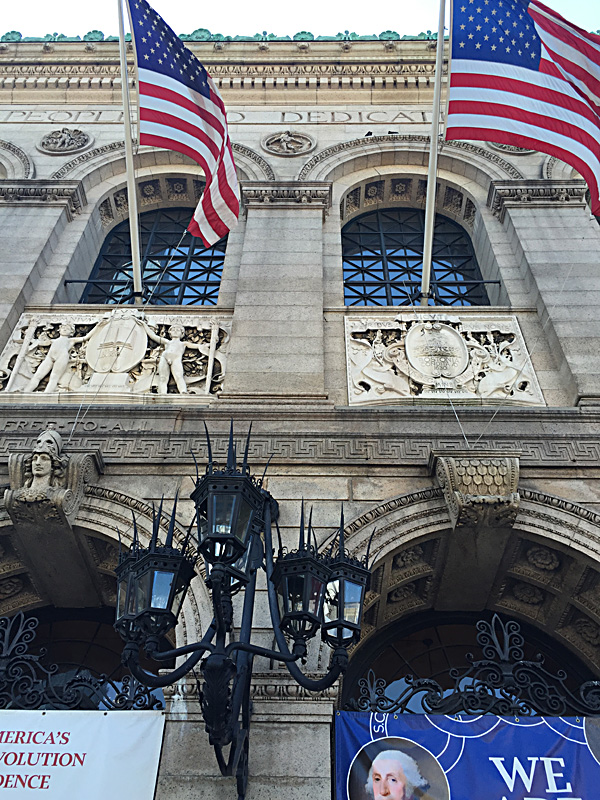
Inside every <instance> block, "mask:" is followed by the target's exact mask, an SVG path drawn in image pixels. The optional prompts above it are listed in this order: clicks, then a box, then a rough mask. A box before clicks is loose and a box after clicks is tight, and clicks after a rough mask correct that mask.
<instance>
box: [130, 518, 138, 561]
mask: <svg viewBox="0 0 600 800" xmlns="http://www.w3.org/2000/svg"><path fill="white" fill-rule="evenodd" d="M131 516H132V517H133V541H132V543H131V549H132V551H133V552H135V551H136V550H137V549H138V547H139V543H140V540H139V536H138V528H137V520H136V518H135V514H134V513H133V511H132V512H131Z"/></svg>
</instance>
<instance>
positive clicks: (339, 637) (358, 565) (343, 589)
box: [321, 510, 370, 647]
mask: <svg viewBox="0 0 600 800" xmlns="http://www.w3.org/2000/svg"><path fill="white" fill-rule="evenodd" d="M368 558H369V556H368V553H367V559H366V562H365V563H363V562H361V561H358V560H357V559H355V558H350V557H349V556H348V555H346V552H345V550H344V512H343V510H342V517H341V520H340V530H339V539H338V552H337V555H336V556H332V557H330V558H329V567H330V572H329V578H328V580H327V586H326V587H325V597H324V600H323V626H322V629H321V638H322V639H323V641H325V642H327V644H329V645H331V647H349V646H350V645H351V644H354V643H355V642H358V640H359V638H360V618H361V615H362V608H363V600H364V595H365V589H366V586H367V581H368V579H369V576H370V571H369V569H368V567H367V563H368Z"/></svg>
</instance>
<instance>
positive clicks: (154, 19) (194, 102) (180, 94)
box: [127, 0, 240, 247]
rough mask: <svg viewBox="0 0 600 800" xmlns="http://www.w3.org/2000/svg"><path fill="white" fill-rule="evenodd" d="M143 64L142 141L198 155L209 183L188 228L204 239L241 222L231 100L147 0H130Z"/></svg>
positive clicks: (140, 85) (218, 236) (140, 70)
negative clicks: (224, 98)
mask: <svg viewBox="0 0 600 800" xmlns="http://www.w3.org/2000/svg"><path fill="white" fill-rule="evenodd" d="M127 4H128V7H129V13H130V19H131V30H132V35H133V40H134V43H135V51H136V60H137V67H138V97H139V100H138V104H139V116H140V144H149V145H153V146H154V147H164V148H165V149H166V150H177V151H178V152H179V153H184V154H185V155H187V156H189V157H190V158H193V159H194V161H196V162H197V163H198V164H200V166H201V167H202V169H203V170H204V174H205V176H206V186H205V189H204V192H203V194H202V197H201V199H200V202H199V203H198V207H197V208H196V210H195V212H194V216H193V219H192V221H191V222H190V224H189V227H188V231H189V232H190V233H191V234H193V235H194V236H199V237H200V238H201V239H202V241H203V242H204V244H205V245H206V246H207V247H209V246H210V245H211V244H214V243H215V242H218V241H219V239H222V238H223V236H225V235H226V234H227V233H228V232H229V231H230V230H231V229H232V228H234V227H235V225H236V224H237V220H238V216H239V213H240V200H239V187H238V182H237V176H236V173H235V164H234V162H233V154H232V152H231V142H230V140H229V132H228V130H227V117H226V112H225V106H224V105H223V101H222V100H221V96H220V95H219V92H218V91H217V87H216V86H215V84H214V82H213V80H212V78H211V77H210V75H209V74H208V72H207V71H206V70H205V69H204V67H203V66H202V64H201V63H200V62H199V61H198V59H197V58H196V57H195V56H194V55H193V54H192V53H191V52H190V51H189V50H188V49H187V47H185V45H184V44H183V43H182V41H181V40H180V39H179V37H178V36H177V35H176V34H175V33H174V32H173V31H172V30H171V28H169V26H168V25H167V24H166V23H165V21H164V20H163V19H162V18H161V17H159V15H158V14H157V13H156V11H154V9H152V8H151V7H150V6H149V5H148V3H147V2H146V0H127Z"/></svg>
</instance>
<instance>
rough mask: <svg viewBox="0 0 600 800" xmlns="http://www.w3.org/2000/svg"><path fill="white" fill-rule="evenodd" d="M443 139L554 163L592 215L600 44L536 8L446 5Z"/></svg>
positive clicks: (490, 1)
mask: <svg viewBox="0 0 600 800" xmlns="http://www.w3.org/2000/svg"><path fill="white" fill-rule="evenodd" d="M446 138H447V139H483V140H487V141H491V142H499V143H501V144H510V145H516V146H517V147H524V148H528V149H533V150H539V151H541V152H543V153H549V154H550V155H552V156H556V157H557V158H559V159H561V160H562V161H565V162H566V163H567V164H569V165H570V166H572V167H574V168H575V169H576V170H577V171H578V172H579V173H580V174H581V175H583V177H584V178H585V179H586V181H587V183H588V186H589V189H590V195H591V201H592V203H591V205H592V212H593V213H594V214H600V195H599V184H600V36H596V35H594V34H591V33H587V32H586V31H584V30H582V29H581V28H578V27H577V26H576V25H572V24H571V23H569V22H567V21H566V20H565V19H563V18H562V17H561V16H560V15H559V14H557V13H555V12H554V11H552V9H550V8H548V7H547V6H545V5H543V4H542V3H540V2H538V0H531V2H529V0H454V17H453V23H452V63H451V76H450V90H449V104H448V120H447V130H446Z"/></svg>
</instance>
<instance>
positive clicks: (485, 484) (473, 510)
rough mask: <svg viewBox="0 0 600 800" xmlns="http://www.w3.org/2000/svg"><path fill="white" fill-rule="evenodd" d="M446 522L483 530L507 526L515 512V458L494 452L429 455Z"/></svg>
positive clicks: (517, 463) (516, 464) (514, 517)
mask: <svg viewBox="0 0 600 800" xmlns="http://www.w3.org/2000/svg"><path fill="white" fill-rule="evenodd" d="M432 461H433V463H434V464H435V476H436V478H437V482H438V484H439V485H440V487H441V488H442V491H443V492H444V499H445V500H446V504H447V506H448V513H449V515H450V522H451V524H452V527H453V528H456V527H457V526H459V525H472V526H476V525H481V524H485V526H486V528H498V527H502V526H511V525H512V524H513V523H514V521H515V519H516V516H517V512H518V510H519V499H520V498H519V493H518V486H519V459H518V458H517V457H515V456H505V455H502V454H501V453H494V452H485V451H480V452H475V451H463V452H453V453H448V454H447V455H446V454H444V455H442V454H439V455H433V458H432Z"/></svg>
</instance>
